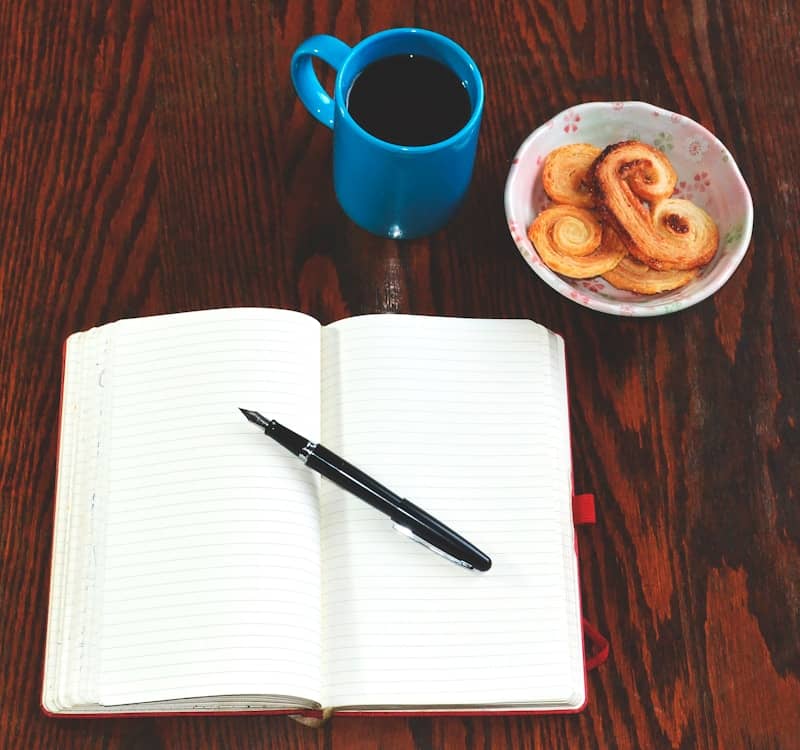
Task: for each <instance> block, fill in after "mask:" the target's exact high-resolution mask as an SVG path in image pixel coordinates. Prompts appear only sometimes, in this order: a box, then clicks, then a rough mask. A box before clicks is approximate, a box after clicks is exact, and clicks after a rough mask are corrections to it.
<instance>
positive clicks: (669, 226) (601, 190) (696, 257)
mask: <svg viewBox="0 0 800 750" xmlns="http://www.w3.org/2000/svg"><path fill="white" fill-rule="evenodd" d="M590 180H591V183H592V190H593V192H594V197H595V201H596V205H597V207H598V211H599V213H600V215H601V217H602V218H603V220H605V221H608V222H610V223H611V224H613V226H614V228H615V229H616V230H617V232H618V233H619V236H620V237H621V239H622V241H623V242H624V243H625V245H626V247H627V248H628V251H629V252H630V253H631V255H633V256H635V257H636V258H638V259H639V260H640V261H642V262H643V263H646V264H647V265H648V266H651V267H652V268H655V269H657V270H660V271H668V270H689V269H691V268H697V267H699V266H702V265H704V264H705V263H708V261H709V260H711V258H712V256H713V255H714V253H715V252H716V249H717V244H718V242H719V231H718V230H717V226H716V224H714V221H713V220H712V219H711V217H710V216H709V215H708V214H707V213H706V212H705V211H703V210H702V209H701V208H699V207H698V206H695V205H694V204H693V203H690V202H689V201H683V200H678V199H665V198H664V197H663V192H664V191H666V189H667V187H669V189H670V193H671V192H672V189H673V188H674V185H675V171H674V170H673V169H672V166H671V165H670V164H669V160H667V158H666V157H665V156H664V155H663V154H662V153H661V152H660V151H658V150H657V149H654V148H652V147H651V146H648V145H646V144H644V143H640V142H638V141H623V142H622V143H617V144H615V145H613V146H609V147H608V148H606V149H605V150H604V151H603V153H602V154H601V156H600V157H599V158H598V159H597V161H595V163H594V165H593V166H592V170H591V175H590ZM670 185H671V187H670ZM659 195H660V196H661V197H658V196H659ZM641 199H645V200H648V201H650V202H651V203H652V213H651V210H650V209H648V207H647V206H646V205H645V204H644V203H642V200H641Z"/></svg>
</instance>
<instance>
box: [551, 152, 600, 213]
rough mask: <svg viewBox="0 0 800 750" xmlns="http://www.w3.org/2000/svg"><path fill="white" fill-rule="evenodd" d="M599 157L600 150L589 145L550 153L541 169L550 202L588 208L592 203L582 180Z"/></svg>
mask: <svg viewBox="0 0 800 750" xmlns="http://www.w3.org/2000/svg"><path fill="white" fill-rule="evenodd" d="M598 156H600V149H599V148H597V147H596V146H592V145H590V144H588V143H572V144H569V145H568V146H561V147H560V148H557V149H554V150H553V151H551V152H550V153H549V154H548V155H547V158H546V159H545V160H544V167H543V168H542V185H543V187H544V191H545V193H547V195H548V197H549V198H550V200H552V201H554V202H555V203H566V204H568V205H570V206H579V207H581V208H591V207H592V206H593V205H594V201H593V199H592V195H591V193H590V192H589V185H588V183H587V182H586V181H585V178H586V175H587V173H588V171H589V168H590V167H591V166H592V163H593V162H594V160H595V159H596V158H597V157H598Z"/></svg>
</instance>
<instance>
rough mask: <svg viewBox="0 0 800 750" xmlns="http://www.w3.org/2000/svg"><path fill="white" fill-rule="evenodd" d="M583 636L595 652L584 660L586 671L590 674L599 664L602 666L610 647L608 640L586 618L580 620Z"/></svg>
mask: <svg viewBox="0 0 800 750" xmlns="http://www.w3.org/2000/svg"><path fill="white" fill-rule="evenodd" d="M581 622H582V623H583V634H584V636H586V638H588V639H589V640H590V641H591V643H592V645H593V646H594V648H595V652H594V653H593V654H592V655H591V656H590V657H589V658H588V659H587V660H586V671H587V672H590V671H591V670H593V669H597V667H599V666H600V665H601V664H604V663H605V661H606V659H608V653H609V651H610V646H609V644H608V639H607V638H606V637H605V636H604V635H603V634H602V633H601V632H600V631H599V630H598V629H597V628H596V627H595V626H594V625H592V623H590V622H589V621H588V620H587V619H586V618H582V620H581Z"/></svg>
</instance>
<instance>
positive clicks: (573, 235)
mask: <svg viewBox="0 0 800 750" xmlns="http://www.w3.org/2000/svg"><path fill="white" fill-rule="evenodd" d="M528 237H529V239H530V241H531V242H532V243H533V244H534V246H535V247H536V251H537V252H538V253H539V256H540V257H541V259H542V260H543V261H544V263H545V264H546V265H547V266H548V268H551V269H552V270H553V271H555V272H556V273H560V274H563V275H564V276H569V277H571V278H573V279H588V278H591V277H593V276H600V275H601V274H604V273H605V272H606V271H609V270H611V269H612V268H613V267H614V266H615V265H617V263H619V262H620V260H622V258H623V257H624V256H625V253H626V250H625V246H624V245H623V244H622V243H621V242H620V241H619V239H618V238H617V237H616V235H614V234H613V232H605V233H604V231H603V227H602V225H601V224H600V222H599V221H598V220H597V219H596V218H595V217H594V215H593V214H592V213H591V212H589V211H587V210H586V209H583V208H577V207H576V206H553V207H552V208H547V209H545V210H544V211H542V212H541V213H540V214H539V215H538V216H537V217H536V219H535V220H534V222H533V224H531V226H530V228H529V229H528Z"/></svg>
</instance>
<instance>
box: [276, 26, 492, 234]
mask: <svg viewBox="0 0 800 750" xmlns="http://www.w3.org/2000/svg"><path fill="white" fill-rule="evenodd" d="M392 55H422V56H426V57H429V58H432V59H433V60H435V61H436V62H439V63H442V64H443V65H445V66H447V67H448V68H450V70H452V71H453V72H454V73H455V74H456V76H457V77H458V78H459V80H460V81H461V82H462V84H463V85H464V87H465V89H466V90H467V93H468V94H469V99H470V104H471V114H470V117H469V119H468V120H467V123H466V124H465V125H464V127H462V128H461V130H459V131H458V132H457V133H456V134H455V135H452V136H451V137H449V138H447V139H445V140H443V141H439V142H437V143H432V144H430V145H426V146H400V145H396V144H394V143H389V142H388V141H383V140H380V139H378V138H376V137H375V136H373V135H371V134H370V133H368V132H367V131H366V130H364V129H363V128H362V127H361V126H360V125H359V124H358V123H357V122H356V121H355V120H354V119H353V117H352V116H351V115H350V113H349V112H348V111H347V98H348V95H349V93H350V88H351V86H352V85H353V82H354V81H355V79H356V78H357V76H358V75H359V73H361V72H362V71H363V70H364V69H365V68H366V67H367V66H368V65H370V64H371V63H373V62H375V61H377V60H380V59H382V58H385V57H389V56H392ZM314 57H317V58H320V59H321V60H323V61H324V62H326V63H327V64H328V65H330V66H331V67H333V68H334V69H335V70H336V71H337V72H336V80H335V82H334V86H333V98H332V99H331V97H330V96H329V95H328V93H327V92H326V91H325V89H323V88H322V86H321V85H320V82H319V80H318V79H317V76H316V73H315V72H314V68H313V64H312V59H313V58H314ZM292 81H293V83H294V87H295V89H296V90H297V94H298V96H299V97H300V99H301V101H302V102H303V104H304V105H305V106H306V109H308V111H309V112H310V113H311V114H312V115H313V116H314V117H316V118H317V120H319V121H320V122H321V123H322V124H323V125H327V126H328V127H329V128H333V185H334V189H335V190H336V197H337V199H338V201H339V204H340V205H341V207H342V208H343V209H344V212H345V213H346V214H347V215H348V216H349V217H350V218H351V219H352V220H353V221H354V222H355V223H356V224H358V225H359V226H361V227H363V228H364V229H366V230H368V231H370V232H373V233H374V234H379V235H382V236H384V237H392V238H394V239H401V238H402V239H408V238H412V237H420V236H423V235H426V234H430V233H431V232H434V231H436V230H437V229H439V228H441V227H442V226H443V225H444V224H445V223H446V222H447V221H448V219H449V218H450V217H451V216H452V215H453V213H454V212H455V210H456V209H457V208H458V205H459V203H460V202H461V200H462V198H463V197H464V195H465V193H466V192H467V188H468V187H469V182H470V179H471V177H472V167H473V164H474V162H475V149H476V147H477V145H478V130H479V128H480V122H481V114H482V113H483V81H482V79H481V74H480V71H479V70H478V66H477V65H475V63H474V62H473V60H472V58H471V57H470V56H469V55H468V54H467V53H466V52H465V51H464V50H463V49H462V48H461V47H460V46H459V45H458V44H456V43H455V42H454V41H452V40H451V39H448V38H447V37H445V36H442V35H441V34H436V33H435V32H432V31H426V30H424V29H389V30H387V31H381V32H379V33H377V34H373V35H372V36H369V37H367V38H366V39H363V40H362V41H361V42H359V43H358V44H357V45H356V46H355V47H348V46H347V45H346V44H345V43H344V42H342V41H340V40H339V39H336V38H335V37H332V36H327V35H320V36H313V37H310V38H309V39H306V40H305V41H304V42H303V43H302V44H301V45H300V46H299V47H298V48H297V50H296V51H295V53H294V55H293V57H292Z"/></svg>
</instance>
